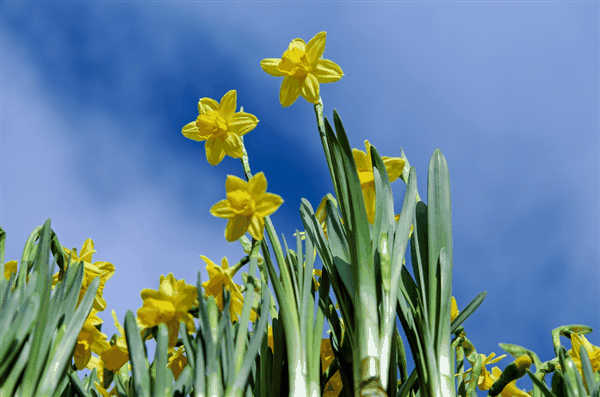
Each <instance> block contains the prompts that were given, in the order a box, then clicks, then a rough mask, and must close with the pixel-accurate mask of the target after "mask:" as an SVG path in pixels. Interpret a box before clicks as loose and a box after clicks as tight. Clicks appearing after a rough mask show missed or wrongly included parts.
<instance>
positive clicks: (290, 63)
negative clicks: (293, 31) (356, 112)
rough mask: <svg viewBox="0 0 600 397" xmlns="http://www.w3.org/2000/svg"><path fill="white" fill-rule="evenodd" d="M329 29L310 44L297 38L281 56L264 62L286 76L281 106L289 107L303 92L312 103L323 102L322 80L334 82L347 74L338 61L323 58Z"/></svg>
mask: <svg viewBox="0 0 600 397" xmlns="http://www.w3.org/2000/svg"><path fill="white" fill-rule="evenodd" d="M326 36H327V33H326V32H320V33H317V35H316V36H315V37H313V38H312V39H310V41H309V42H308V44H306V43H305V42H304V40H302V39H294V40H292V42H291V43H290V45H289V46H288V49H287V50H286V51H285V52H284V53H283V55H282V56H281V58H267V59H263V60H262V61H261V62H260V66H261V67H262V69H263V70H264V71H265V72H267V73H268V74H270V75H271V76H275V77H284V79H283V82H282V83H281V90H280V91H279V102H280V103H281V106H283V107H287V106H290V105H291V104H292V103H294V102H295V101H296V99H298V97H299V96H300V95H302V96H303V97H304V99H306V100H307V101H308V102H310V103H318V102H319V96H320V94H319V83H333V82H334V81H338V80H339V79H341V78H342V76H343V75H344V72H342V68H340V67H339V66H338V65H337V64H336V63H335V62H333V61H330V60H328V59H323V51H325V38H326Z"/></svg>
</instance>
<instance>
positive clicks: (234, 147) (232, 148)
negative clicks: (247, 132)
mask: <svg viewBox="0 0 600 397" xmlns="http://www.w3.org/2000/svg"><path fill="white" fill-rule="evenodd" d="M225 153H226V154H227V155H228V156H231V157H233V158H236V159H239V158H240V157H242V156H243V155H244V150H243V144H242V140H241V139H240V137H239V136H238V135H236V134H232V133H229V134H227V138H225Z"/></svg>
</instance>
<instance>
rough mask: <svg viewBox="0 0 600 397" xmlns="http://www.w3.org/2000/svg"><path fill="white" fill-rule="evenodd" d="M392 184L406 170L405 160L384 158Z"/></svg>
mask: <svg viewBox="0 0 600 397" xmlns="http://www.w3.org/2000/svg"><path fill="white" fill-rule="evenodd" d="M382 160H383V164H384V165H385V170H386V171H387V173H388V178H389V180H390V182H394V181H395V180H396V179H398V177H399V176H400V175H401V174H402V171H403V170H404V160H402V159H401V158H399V157H389V158H382Z"/></svg>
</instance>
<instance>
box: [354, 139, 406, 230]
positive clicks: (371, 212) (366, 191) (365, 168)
mask: <svg viewBox="0 0 600 397" xmlns="http://www.w3.org/2000/svg"><path fill="white" fill-rule="evenodd" d="M365 147H366V150H367V152H366V153H365V152H363V151H362V150H358V149H352V155H353V156H354V162H355V163H356V170H357V171H358V178H359V179H360V185H361V187H362V193H363V198H364V200H365V207H366V210H367V218H368V220H369V223H371V224H374V223H375V179H374V178H375V177H374V176H373V164H372V163H371V144H370V143H369V141H365ZM381 159H382V160H383V163H384V164H385V170H386V171H387V174H388V178H389V180H390V182H394V181H395V180H396V179H398V177H399V176H400V174H402V170H403V169H404V160H403V159H401V158H399V157H382V158H381Z"/></svg>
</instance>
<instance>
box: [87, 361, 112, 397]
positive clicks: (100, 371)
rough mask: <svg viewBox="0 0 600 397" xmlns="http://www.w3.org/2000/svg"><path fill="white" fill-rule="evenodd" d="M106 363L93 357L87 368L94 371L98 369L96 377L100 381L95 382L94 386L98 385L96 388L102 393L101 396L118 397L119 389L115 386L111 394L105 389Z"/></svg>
mask: <svg viewBox="0 0 600 397" xmlns="http://www.w3.org/2000/svg"><path fill="white" fill-rule="evenodd" d="M105 364H106V363H105V362H104V361H102V360H101V359H99V358H98V357H94V356H92V358H91V359H90V362H89V364H88V366H87V368H88V369H90V370H93V369H94V368H96V375H97V377H98V380H97V381H96V382H94V385H96V388H97V389H98V391H99V392H100V394H101V395H102V397H110V396H117V395H118V394H117V387H116V386H113V388H112V390H111V391H110V392H108V391H107V390H106V388H104V368H105ZM106 387H109V385H107V386H106Z"/></svg>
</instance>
